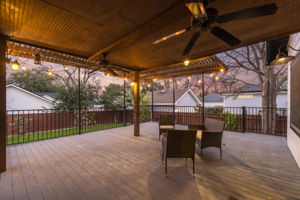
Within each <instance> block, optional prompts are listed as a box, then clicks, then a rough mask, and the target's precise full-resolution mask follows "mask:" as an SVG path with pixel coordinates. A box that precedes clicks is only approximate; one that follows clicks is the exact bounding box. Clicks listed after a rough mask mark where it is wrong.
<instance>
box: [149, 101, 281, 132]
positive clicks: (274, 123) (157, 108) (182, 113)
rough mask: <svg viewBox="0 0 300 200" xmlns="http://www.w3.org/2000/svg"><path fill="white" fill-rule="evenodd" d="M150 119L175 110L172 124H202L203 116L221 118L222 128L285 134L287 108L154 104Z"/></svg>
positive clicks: (155, 118) (154, 119) (155, 119)
mask: <svg viewBox="0 0 300 200" xmlns="http://www.w3.org/2000/svg"><path fill="white" fill-rule="evenodd" d="M150 107H151V110H152V109H153V114H152V120H153V121H158V119H159V115H161V114H173V113H175V120H176V124H181V125H189V124H200V125H202V124H203V118H204V119H205V118H207V117H208V118H213V119H222V120H225V130H229V131H239V132H254V133H264V134H271V135H280V136H286V134H287V109H286V108H262V107H205V109H204V111H203V108H202V107H201V106H175V110H174V109H173V106H172V105H154V106H153V108H152V106H151V105H150Z"/></svg>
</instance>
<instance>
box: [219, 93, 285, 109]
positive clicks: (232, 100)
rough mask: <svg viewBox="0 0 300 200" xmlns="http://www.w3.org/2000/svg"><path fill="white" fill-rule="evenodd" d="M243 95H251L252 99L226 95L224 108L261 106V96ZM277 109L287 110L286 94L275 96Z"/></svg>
mask: <svg viewBox="0 0 300 200" xmlns="http://www.w3.org/2000/svg"><path fill="white" fill-rule="evenodd" d="M243 95H253V97H251V98H250V96H249V97H243V98H239V97H235V96H233V95H226V96H225V98H224V104H225V107H242V106H245V107H261V106H262V103H261V101H262V97H261V94H250V93H249V94H245V93H243ZM276 102H277V107H278V108H287V94H278V95H277V99H276Z"/></svg>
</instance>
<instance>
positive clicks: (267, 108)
mask: <svg viewBox="0 0 300 200" xmlns="http://www.w3.org/2000/svg"><path fill="white" fill-rule="evenodd" d="M264 74H265V76H264V78H263V89H262V108H263V110H262V132H263V133H268V134H273V133H274V132H275V126H276V108H277V104H276V98H277V89H276V79H275V78H274V73H273V69H272V68H271V67H269V66H266V67H265V70H264Z"/></svg>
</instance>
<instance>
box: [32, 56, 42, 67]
mask: <svg viewBox="0 0 300 200" xmlns="http://www.w3.org/2000/svg"><path fill="white" fill-rule="evenodd" d="M33 56H34V58H33V63H34V64H36V65H41V55H40V54H39V53H35V54H34V55H33Z"/></svg>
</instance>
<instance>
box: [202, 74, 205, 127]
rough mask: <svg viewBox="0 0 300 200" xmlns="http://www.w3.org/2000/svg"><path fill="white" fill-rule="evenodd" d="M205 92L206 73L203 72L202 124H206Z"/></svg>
mask: <svg viewBox="0 0 300 200" xmlns="http://www.w3.org/2000/svg"><path fill="white" fill-rule="evenodd" d="M204 93H205V90H204V74H202V125H203V126H204V121H205V119H204V118H205V113H204V110H205V101H204Z"/></svg>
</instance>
